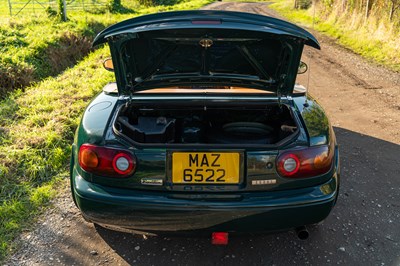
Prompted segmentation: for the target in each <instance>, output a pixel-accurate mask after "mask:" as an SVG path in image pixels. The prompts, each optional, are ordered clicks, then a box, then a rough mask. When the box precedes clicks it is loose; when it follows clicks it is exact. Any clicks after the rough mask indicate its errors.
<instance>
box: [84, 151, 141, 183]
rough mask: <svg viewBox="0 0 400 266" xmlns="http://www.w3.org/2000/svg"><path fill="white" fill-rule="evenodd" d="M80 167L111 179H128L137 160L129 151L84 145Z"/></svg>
mask: <svg viewBox="0 0 400 266" xmlns="http://www.w3.org/2000/svg"><path fill="white" fill-rule="evenodd" d="M78 157H79V165H80V167H81V168H82V169H83V170H85V171H86V172H89V173H93V174H97V175H101V176H109V177H127V176H129V175H131V174H132V173H133V172H134V171H135V168H136V159H135V157H134V156H133V154H131V153H130V152H128V151H124V150H118V149H114V148H106V147H100V146H95V145H91V144H82V146H81V147H80V149H79V156H78Z"/></svg>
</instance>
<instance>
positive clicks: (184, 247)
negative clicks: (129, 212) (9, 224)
mask: <svg viewBox="0 0 400 266" xmlns="http://www.w3.org/2000/svg"><path fill="white" fill-rule="evenodd" d="M335 132H336V136H337V139H338V143H339V145H340V156H341V170H342V180H341V194H340V197H339V201H338V204H337V206H336V208H335V209H334V211H333V213H331V215H330V216H329V217H328V218H327V219H326V220H325V221H324V222H323V224H321V225H319V226H318V227H316V228H311V229H310V234H311V236H310V238H309V240H307V241H301V240H299V239H297V237H296V236H295V234H294V232H286V233H279V234H270V235H241V236H231V238H230V241H229V245H227V246H213V245H211V243H210V239H209V238H185V237H173V238H165V237H149V238H148V239H147V240H146V239H144V238H143V237H142V236H139V235H131V234H126V233H119V232H113V231H110V230H107V229H104V228H102V227H99V226H96V231H97V232H98V234H99V235H100V237H101V238H102V239H103V240H104V241H105V242H106V243H107V244H108V245H109V246H110V247H111V248H112V249H113V250H115V252H116V253H117V254H118V255H119V256H120V257H121V258H122V259H123V260H124V261H125V262H126V263H128V264H143V265H165V264H177V265H187V264H190V265H209V264H222V265H226V264H229V265H241V264H243V265H245V264H246V265H252V264H253V265H254V264H277V265H282V264H288V263H290V264H295V263H296V264H306V263H311V264H316V265H320V264H327V263H333V264H336V263H339V264H351V265H381V264H382V265H383V263H384V264H385V265H398V264H399V263H400V246H399V242H400V230H399V228H400V217H399V215H400V204H399V203H398V202H399V201H398V199H399V198H400V190H399V187H400V178H399V173H400V161H399V158H400V146H399V145H397V144H394V143H390V142H387V141H383V140H380V139H377V138H374V137H370V136H366V135H363V134H359V133H357V132H353V131H349V130H346V129H343V128H338V127H337V128H335ZM293 219H296V217H293ZM265 222H268V221H265ZM249 226H251V225H249Z"/></svg>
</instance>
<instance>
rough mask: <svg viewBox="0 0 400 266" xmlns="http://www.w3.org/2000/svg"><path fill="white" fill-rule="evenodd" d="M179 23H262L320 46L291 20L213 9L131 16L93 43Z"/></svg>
mask: <svg viewBox="0 0 400 266" xmlns="http://www.w3.org/2000/svg"><path fill="white" fill-rule="evenodd" d="M180 22H182V23H188V22H191V23H193V22H201V23H204V24H207V26H208V27H210V28H219V27H221V24H224V23H228V24H231V23H234V24H235V25H236V28H239V29H243V30H250V31H251V30H252V29H253V28H254V27H255V26H257V27H256V28H259V27H260V26H263V27H267V28H270V29H271V30H272V31H279V32H281V33H284V34H285V35H289V36H293V37H296V38H300V39H303V40H304V41H305V44H307V45H309V46H311V47H314V48H317V49H320V45H319V43H318V41H317V40H316V39H315V37H314V36H313V35H312V34H311V33H309V32H308V31H306V30H304V29H302V28H300V27H298V26H296V25H294V24H292V23H289V22H286V21H283V20H280V19H276V18H272V17H267V16H262V15H256V14H250V13H243V12H232V11H216V10H193V11H174V12H165V13H156V14H151V15H146V16H140V17H136V18H131V19H128V20H125V21H122V22H119V23H117V24H114V25H112V26H110V27H108V28H106V29H104V30H103V31H102V32H100V33H99V34H98V35H97V36H96V38H95V39H94V41H93V46H96V45H99V44H102V43H105V42H107V39H108V38H109V37H112V36H116V35H119V34H123V33H127V32H129V31H131V30H134V29H135V28H136V29H137V28H139V27H142V26H146V27H149V26H150V25H151V29H152V30H157V29H163V28H165V24H166V23H167V24H170V23H173V24H177V23H180ZM193 24H195V23H193Z"/></svg>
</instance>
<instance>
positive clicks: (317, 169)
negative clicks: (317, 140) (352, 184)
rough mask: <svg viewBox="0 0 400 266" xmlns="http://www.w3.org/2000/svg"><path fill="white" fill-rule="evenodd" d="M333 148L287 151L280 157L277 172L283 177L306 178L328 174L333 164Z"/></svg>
mask: <svg viewBox="0 0 400 266" xmlns="http://www.w3.org/2000/svg"><path fill="white" fill-rule="evenodd" d="M333 153H334V152H333V146H326V145H323V146H316V147H310V148H306V149H299V150H292V151H285V152H282V153H280V154H279V155H278V158H277V163H276V166H277V171H278V173H279V174H280V175H281V176H283V177H288V178H304V177H313V176H318V175H322V174H325V173H327V172H328V171H329V170H330V169H331V166H332V162H333Z"/></svg>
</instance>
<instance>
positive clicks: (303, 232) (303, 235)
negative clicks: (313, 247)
mask: <svg viewBox="0 0 400 266" xmlns="http://www.w3.org/2000/svg"><path fill="white" fill-rule="evenodd" d="M295 231H296V235H297V237H298V238H299V239H301V240H306V239H307V238H308V237H309V236H310V233H308V230H307V228H306V227H305V226H299V227H297V228H296V229H295Z"/></svg>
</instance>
